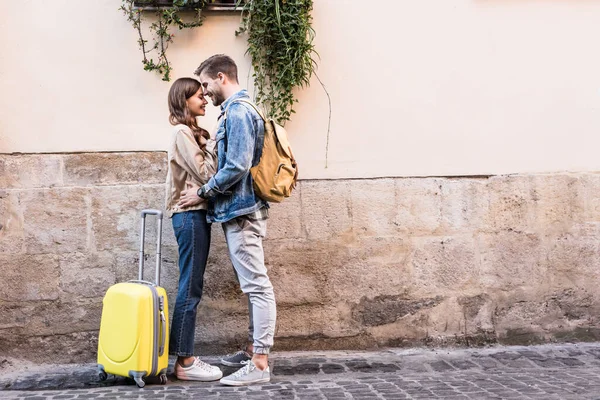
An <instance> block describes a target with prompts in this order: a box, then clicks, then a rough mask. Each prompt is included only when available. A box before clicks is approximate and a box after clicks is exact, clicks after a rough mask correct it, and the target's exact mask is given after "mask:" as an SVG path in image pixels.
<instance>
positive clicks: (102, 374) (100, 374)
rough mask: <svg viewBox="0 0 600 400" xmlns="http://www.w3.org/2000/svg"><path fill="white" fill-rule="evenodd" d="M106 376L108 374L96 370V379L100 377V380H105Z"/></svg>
mask: <svg viewBox="0 0 600 400" xmlns="http://www.w3.org/2000/svg"><path fill="white" fill-rule="evenodd" d="M106 378H108V374H107V373H106V372H104V371H100V372H98V379H100V380H101V381H105V380H106Z"/></svg>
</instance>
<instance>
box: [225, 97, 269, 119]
mask: <svg viewBox="0 0 600 400" xmlns="http://www.w3.org/2000/svg"><path fill="white" fill-rule="evenodd" d="M235 103H246V104H248V105H249V106H251V107H252V108H254V110H256V112H257V113H258V115H260V117H261V118H262V119H263V121H264V122H267V118H265V114H264V113H263V112H262V110H261V109H260V108H259V107H258V106H257V105H256V104H254V103H253V102H251V101H250V100H246V99H237V100H234V101H232V102H231V103H229V105H228V106H227V108H226V109H225V112H224V113H223V118H224V120H225V121H227V111H228V110H229V107H231V106H232V105H233V104H235Z"/></svg>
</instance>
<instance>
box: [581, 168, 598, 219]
mask: <svg viewBox="0 0 600 400" xmlns="http://www.w3.org/2000/svg"><path fill="white" fill-rule="evenodd" d="M577 178H578V180H579V184H578V189H579V193H578V195H579V198H581V199H582V203H583V219H584V221H587V222H600V196H598V193H600V174H594V173H587V174H577Z"/></svg>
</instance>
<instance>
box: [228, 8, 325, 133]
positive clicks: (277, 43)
mask: <svg viewBox="0 0 600 400" xmlns="http://www.w3.org/2000/svg"><path fill="white" fill-rule="evenodd" d="M238 4H243V11H242V22H241V26H240V29H239V30H238V31H237V32H236V35H239V34H241V33H244V32H245V33H247V34H248V54H250V56H251V58H252V67H253V70H254V72H253V77H254V85H255V87H256V101H257V102H258V103H261V104H262V105H263V107H265V109H266V111H267V113H268V114H269V115H271V117H273V118H274V119H275V120H277V121H279V122H280V123H283V122H285V121H288V120H289V119H290V116H291V114H292V113H293V112H294V108H293V106H294V102H296V101H297V100H295V98H294V93H293V90H294V89H295V88H296V87H304V86H307V85H308V84H309V82H310V78H311V76H312V74H313V73H314V70H315V67H316V65H317V64H316V61H315V59H314V56H315V55H317V53H316V52H315V48H314V45H313V39H314V37H315V32H314V30H313V28H312V26H311V24H312V16H311V11H312V7H313V2H312V0H245V1H242V0H240V2H239V3H238Z"/></svg>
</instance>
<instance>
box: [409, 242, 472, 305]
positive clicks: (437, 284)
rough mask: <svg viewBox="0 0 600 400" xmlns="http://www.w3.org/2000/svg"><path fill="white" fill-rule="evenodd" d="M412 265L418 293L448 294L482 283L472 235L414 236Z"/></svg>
mask: <svg viewBox="0 0 600 400" xmlns="http://www.w3.org/2000/svg"><path fill="white" fill-rule="evenodd" d="M412 248H413V250H412V254H411V255H410V266H411V268H412V276H413V280H414V288H413V289H414V291H415V295H417V294H418V295H419V296H420V297H423V296H429V295H430V294H435V295H445V294H451V293H460V292H461V291H464V290H473V289H474V288H477V287H478V286H479V274H480V272H479V263H478V260H477V257H476V254H477V249H476V244H475V240H474V239H473V238H472V237H471V236H467V235H456V236H446V237H427V238H414V239H413V240H412Z"/></svg>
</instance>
